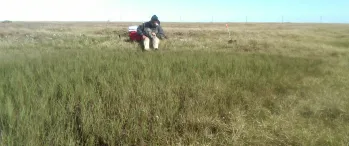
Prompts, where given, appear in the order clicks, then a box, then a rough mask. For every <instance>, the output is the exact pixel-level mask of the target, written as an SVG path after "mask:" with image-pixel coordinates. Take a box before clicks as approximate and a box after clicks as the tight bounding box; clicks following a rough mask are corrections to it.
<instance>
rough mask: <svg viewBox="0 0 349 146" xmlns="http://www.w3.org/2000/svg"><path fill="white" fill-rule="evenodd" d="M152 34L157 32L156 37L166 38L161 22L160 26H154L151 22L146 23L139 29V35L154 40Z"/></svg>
mask: <svg viewBox="0 0 349 146" xmlns="http://www.w3.org/2000/svg"><path fill="white" fill-rule="evenodd" d="M152 32H155V33H156V36H157V37H158V38H160V39H162V38H163V37H165V33H164V31H163V29H162V27H161V25H160V22H159V25H158V26H156V25H154V24H152V23H151V22H150V21H149V22H145V23H143V24H141V25H139V26H138V28H137V33H138V34H139V35H145V36H147V37H148V38H152V35H151V33H152Z"/></svg>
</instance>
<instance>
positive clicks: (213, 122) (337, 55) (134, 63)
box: [0, 22, 349, 146]
mask: <svg viewBox="0 0 349 146" xmlns="http://www.w3.org/2000/svg"><path fill="white" fill-rule="evenodd" d="M138 24H139V23H131V22H130V23H126V22H125V23H105V22H89V23H87V22H84V23H82V22H74V23H73V22H64V23H63V22H13V23H6V24H5V23H2V24H0V145H6V146H12V145H35V146H38V145H307V146H308V145H309V146H310V145H314V146H320V145H326V146H328V145H333V146H339V145H343V146H346V145H348V144H349V24H292V23H287V24H276V23H275V24H272V23H270V24H265V23H249V24H244V23H229V28H230V31H231V34H232V39H233V40H236V42H234V43H231V44H228V41H229V40H230V39H229V36H228V32H227V29H226V28H225V24H224V23H221V24H218V23H161V25H162V26H163V29H164V31H165V32H166V34H167V35H168V37H169V39H168V40H162V41H161V44H160V50H159V51H150V52H143V51H142V50H141V46H140V45H139V44H138V43H136V42H129V41H127V37H128V36H127V31H128V30H127V29H128V28H127V27H128V26H130V25H138Z"/></svg>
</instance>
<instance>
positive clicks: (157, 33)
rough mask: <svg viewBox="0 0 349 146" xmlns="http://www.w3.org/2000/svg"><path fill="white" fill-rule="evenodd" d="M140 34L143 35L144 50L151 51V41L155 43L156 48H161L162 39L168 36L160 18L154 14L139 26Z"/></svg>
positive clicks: (138, 31)
mask: <svg viewBox="0 0 349 146" xmlns="http://www.w3.org/2000/svg"><path fill="white" fill-rule="evenodd" d="M137 33H138V35H140V36H142V39H143V45H144V50H146V51H149V50H150V48H149V45H150V41H151V42H152V44H153V48H154V49H155V50H158V49H159V43H160V39H163V38H166V36H165V34H164V31H163V29H162V27H161V26H160V21H159V18H158V17H157V16H156V15H153V16H152V17H151V19H150V21H148V22H145V23H143V24H141V25H139V26H138V28H137Z"/></svg>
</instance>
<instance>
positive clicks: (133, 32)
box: [128, 25, 142, 41]
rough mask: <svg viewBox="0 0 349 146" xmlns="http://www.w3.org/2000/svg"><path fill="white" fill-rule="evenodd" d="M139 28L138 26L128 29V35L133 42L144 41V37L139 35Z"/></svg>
mask: <svg viewBox="0 0 349 146" xmlns="http://www.w3.org/2000/svg"><path fill="white" fill-rule="evenodd" d="M137 27H138V26H136V25H135V26H129V27H128V35H129V37H130V40H131V41H141V40H142V36H141V35H139V34H137Z"/></svg>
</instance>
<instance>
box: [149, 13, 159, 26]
mask: <svg viewBox="0 0 349 146" xmlns="http://www.w3.org/2000/svg"><path fill="white" fill-rule="evenodd" d="M150 22H151V23H152V24H154V25H159V23H160V22H159V18H158V16H156V15H153V16H152V17H151V19H150Z"/></svg>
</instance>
